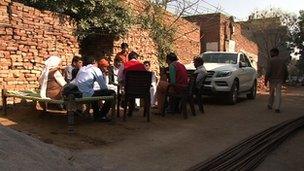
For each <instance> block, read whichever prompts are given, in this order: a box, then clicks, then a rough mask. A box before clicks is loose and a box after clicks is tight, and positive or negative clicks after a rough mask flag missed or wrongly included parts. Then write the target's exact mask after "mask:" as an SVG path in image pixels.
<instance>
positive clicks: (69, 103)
mask: <svg viewBox="0 0 304 171" xmlns="http://www.w3.org/2000/svg"><path fill="white" fill-rule="evenodd" d="M9 97H13V98H20V99H22V100H32V101H35V102H43V103H46V104H48V103H49V104H60V105H64V106H65V109H66V111H67V115H68V131H69V132H70V133H72V132H74V129H73V126H74V118H75V111H76V105H77V104H83V103H87V102H91V101H99V100H113V101H114V102H115V101H116V95H113V96H96V97H82V98H75V97H74V95H72V94H71V95H69V96H68V97H67V98H66V99H61V100H52V99H49V98H41V97H40V95H39V93H37V92H35V91H30V90H24V91H8V90H6V89H2V103H3V112H4V115H7V98H9ZM114 110H115V103H113V106H112V113H111V117H112V118H113V116H114V112H115V111H114Z"/></svg>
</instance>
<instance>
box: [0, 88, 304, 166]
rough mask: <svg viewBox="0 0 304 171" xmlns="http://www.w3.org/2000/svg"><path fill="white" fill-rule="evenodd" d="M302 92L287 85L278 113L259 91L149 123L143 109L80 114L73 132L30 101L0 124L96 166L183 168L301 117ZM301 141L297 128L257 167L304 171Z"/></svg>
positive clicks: (56, 116)
mask: <svg viewBox="0 0 304 171" xmlns="http://www.w3.org/2000/svg"><path fill="white" fill-rule="evenodd" d="M303 90H304V87H296V88H295V87H293V88H292V87H291V88H288V90H287V92H285V93H284V97H283V98H284V99H283V109H282V113H280V114H276V113H274V112H273V111H269V110H267V109H266V103H267V95H266V94H264V93H262V94H259V95H258V97H257V99H255V100H246V99H241V102H240V103H239V104H237V105H234V106H230V105H225V104H224V103H223V102H221V101H219V100H218V99H213V98H211V99H210V98H208V99H207V100H206V103H207V104H206V106H205V112H206V113H205V114H198V115H197V116H195V117H193V116H190V117H189V119H187V120H184V119H182V116H181V115H179V114H176V115H167V116H166V117H161V116H155V115H152V118H151V119H152V122H150V123H147V122H146V119H145V118H143V117H142V116H141V114H142V111H139V112H137V113H135V115H134V116H133V117H131V118H128V120H127V122H123V121H121V120H120V119H117V120H116V121H115V122H114V123H96V122H93V121H91V120H90V119H84V118H78V119H77V123H76V131H77V133H76V134H75V135H69V134H67V125H66V122H67V117H66V116H65V115H62V114H47V115H40V114H39V112H37V111H35V110H34V109H33V106H32V105H31V104H28V105H21V104H20V105H16V106H15V107H14V108H13V109H10V110H9V115H8V116H6V117H0V123H1V124H2V125H5V126H7V127H10V128H13V129H15V130H18V131H21V132H23V133H26V134H28V135H30V136H33V137H35V138H38V139H40V140H41V141H43V142H45V143H48V144H54V145H56V146H59V147H61V148H65V149H68V150H70V151H72V153H73V155H74V157H75V159H76V160H84V161H88V162H90V163H91V164H92V165H94V164H96V166H100V163H102V166H103V167H102V168H96V170H101V169H103V170H185V169H187V168H189V167H191V166H193V165H195V164H197V163H199V162H202V161H204V160H206V159H208V158H210V157H212V156H214V155H216V154H217V153H219V152H221V151H222V150H224V149H225V148H227V147H229V146H231V145H233V144H235V143H237V142H238V141H240V140H242V139H244V138H246V137H248V136H250V135H253V134H255V133H257V132H259V131H262V130H264V129H266V128H268V127H270V126H273V125H275V124H278V123H280V122H282V121H285V120H288V119H292V118H296V117H298V116H301V115H303V110H304V91H303ZM189 113H190V112H189ZM303 132H304V130H303ZM303 140H304V134H303V133H301V132H299V133H298V134H296V135H295V136H294V137H293V138H291V139H289V140H288V141H287V142H286V143H284V144H283V145H282V146H281V148H279V149H278V150H277V151H275V152H273V153H272V154H271V155H270V156H269V157H268V158H267V159H266V160H265V162H264V163H263V164H262V165H261V167H259V168H258V169H259V170H277V169H280V170H290V169H291V170H304V164H303V163H304V157H302V155H301V154H303V153H301V152H303V149H304V148H303V147H304V144H303V143H300V142H303ZM298 149H302V150H301V151H299V150H298ZM282 154H284V155H282ZM285 154H286V155H285ZM287 154H288V155H287ZM97 163H98V164H97ZM281 166H284V167H281Z"/></svg>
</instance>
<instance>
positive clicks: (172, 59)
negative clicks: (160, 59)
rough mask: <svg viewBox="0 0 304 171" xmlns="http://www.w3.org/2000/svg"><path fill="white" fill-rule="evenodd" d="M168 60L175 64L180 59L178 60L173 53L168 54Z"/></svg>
mask: <svg viewBox="0 0 304 171" xmlns="http://www.w3.org/2000/svg"><path fill="white" fill-rule="evenodd" d="M166 60H167V61H171V62H174V61H177V60H178V58H177V56H176V54H175V53H173V52H171V53H169V54H167V59H166Z"/></svg>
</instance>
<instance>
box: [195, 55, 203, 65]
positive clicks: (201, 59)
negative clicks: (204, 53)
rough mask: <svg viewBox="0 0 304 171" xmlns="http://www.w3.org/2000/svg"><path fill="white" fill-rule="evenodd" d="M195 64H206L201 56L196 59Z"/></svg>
mask: <svg viewBox="0 0 304 171" xmlns="http://www.w3.org/2000/svg"><path fill="white" fill-rule="evenodd" d="M193 62H194V63H196V62H197V63H200V64H204V59H203V58H202V57H200V56H197V57H195V58H194V59H193Z"/></svg>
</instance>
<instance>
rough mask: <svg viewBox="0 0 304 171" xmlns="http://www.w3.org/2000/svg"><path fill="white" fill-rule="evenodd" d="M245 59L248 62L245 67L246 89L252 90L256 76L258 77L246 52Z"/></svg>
mask: <svg viewBox="0 0 304 171" xmlns="http://www.w3.org/2000/svg"><path fill="white" fill-rule="evenodd" d="M244 60H245V64H246V67H244V69H245V75H246V76H245V83H244V84H245V87H246V90H250V89H251V87H252V85H253V82H254V80H255V77H256V71H255V69H254V68H253V66H252V65H251V63H250V60H249V58H248V57H247V56H246V55H245V54H244Z"/></svg>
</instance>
